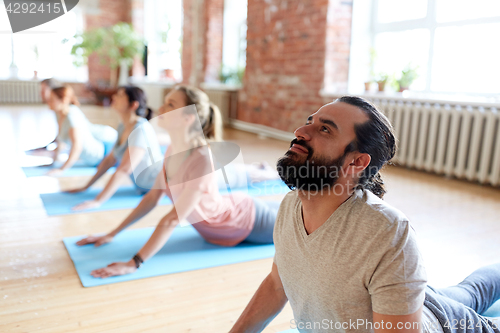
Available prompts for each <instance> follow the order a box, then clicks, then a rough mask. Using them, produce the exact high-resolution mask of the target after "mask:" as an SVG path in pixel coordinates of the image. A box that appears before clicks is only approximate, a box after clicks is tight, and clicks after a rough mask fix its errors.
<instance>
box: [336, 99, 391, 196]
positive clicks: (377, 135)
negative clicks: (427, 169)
mask: <svg viewBox="0 0 500 333" xmlns="http://www.w3.org/2000/svg"><path fill="white" fill-rule="evenodd" d="M335 102H342V103H346V104H350V105H353V106H356V107H358V108H359V109H361V110H363V112H365V114H366V115H367V116H368V117H369V120H368V121H367V122H365V123H363V124H361V125H355V126H354V131H355V133H356V139H355V140H354V141H353V142H352V143H351V144H350V145H349V146H348V147H347V150H350V151H359V152H360V153H363V154H369V155H370V157H371V161H370V164H369V165H368V167H367V168H366V169H365V170H363V172H362V173H361V175H360V178H359V180H358V185H357V186H356V188H357V189H366V190H369V191H371V192H373V194H375V195H377V196H378V197H380V198H382V197H383V196H384V194H385V193H386V192H387V191H386V189H385V187H384V182H383V180H382V177H381V176H380V173H379V171H380V169H382V167H383V166H384V165H385V164H386V163H387V162H388V161H390V160H391V159H392V158H393V157H394V154H395V153H396V137H395V135H394V129H393V128H392V125H391V123H390V122H389V119H387V117H386V116H385V115H384V114H382V112H380V111H379V110H377V108H376V107H375V106H373V105H372V104H371V103H369V102H368V101H366V100H365V99H363V98H360V97H355V96H343V97H341V98H338V99H337V100H336V101H335Z"/></svg>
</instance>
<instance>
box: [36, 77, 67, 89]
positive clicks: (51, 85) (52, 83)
mask: <svg viewBox="0 0 500 333" xmlns="http://www.w3.org/2000/svg"><path fill="white" fill-rule="evenodd" d="M40 84H45V85H46V86H47V87H49V88H50V89H56V88H60V87H62V86H63V84H62V83H61V82H59V81H57V80H56V79H54V78H50V79H45V80H42V81H41V82H40Z"/></svg>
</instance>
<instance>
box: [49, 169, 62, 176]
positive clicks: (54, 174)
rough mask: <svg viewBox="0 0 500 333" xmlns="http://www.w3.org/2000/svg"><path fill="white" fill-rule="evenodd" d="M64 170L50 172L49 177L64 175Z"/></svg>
mask: <svg viewBox="0 0 500 333" xmlns="http://www.w3.org/2000/svg"><path fill="white" fill-rule="evenodd" d="M63 172H64V170H63V169H52V170H50V171H49V172H47V174H46V175H47V176H57V175H60V174H61V173H63Z"/></svg>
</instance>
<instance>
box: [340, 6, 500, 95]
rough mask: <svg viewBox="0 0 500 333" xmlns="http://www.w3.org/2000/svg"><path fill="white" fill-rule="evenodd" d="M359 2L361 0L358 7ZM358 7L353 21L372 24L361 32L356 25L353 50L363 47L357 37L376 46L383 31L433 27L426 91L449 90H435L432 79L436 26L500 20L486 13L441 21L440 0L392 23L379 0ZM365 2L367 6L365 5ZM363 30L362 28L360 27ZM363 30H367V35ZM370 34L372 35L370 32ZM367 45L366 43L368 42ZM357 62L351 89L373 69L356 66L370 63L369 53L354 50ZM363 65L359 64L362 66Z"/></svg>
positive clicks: (355, 62) (367, 25)
mask: <svg viewBox="0 0 500 333" xmlns="http://www.w3.org/2000/svg"><path fill="white" fill-rule="evenodd" d="M356 2H358V4H357V6H358V7H356ZM354 6H355V7H354V10H353V15H357V12H358V13H360V16H361V17H355V16H353V25H354V24H357V25H358V26H357V27H359V26H361V25H362V24H363V23H362V21H363V20H368V21H369V22H370V23H369V24H366V23H365V24H364V25H365V26H364V27H361V29H360V30H361V32H358V31H357V30H356V28H357V27H356V28H355V27H353V36H352V38H353V39H352V45H351V52H352V51H356V52H358V51H360V50H361V47H360V44H361V43H362V42H361V41H357V40H355V38H357V39H360V40H363V42H365V43H366V41H369V42H370V46H371V47H374V45H375V37H376V35H377V34H379V33H384V32H400V31H404V30H412V29H427V30H428V31H429V52H428V58H427V72H426V82H425V90H424V91H421V92H420V93H426V94H433V95H435V94H447V95H449V94H450V93H449V92H440V91H431V82H432V68H433V55H434V40H435V33H436V29H438V28H442V27H460V26H465V25H471V24H488V23H500V16H494V17H483V18H476V19H466V20H456V21H449V22H437V20H436V18H437V13H436V11H437V1H436V0H427V15H426V17H424V18H421V19H414V20H405V21H397V22H389V23H381V22H379V21H378V9H379V0H358V1H354ZM361 6H364V7H361ZM358 30H359V29H358ZM363 34H365V35H364V36H363ZM366 34H368V36H366ZM365 48H366V45H365ZM356 57H357V58H358V60H355V61H354V62H351V64H350V66H349V90H350V91H359V86H360V85H362V82H359V81H360V78H361V77H362V76H363V75H364V76H366V75H367V73H368V71H369V69H366V72H365V73H360V70H359V69H356V67H357V66H359V65H360V64H362V62H361V60H359V59H363V61H364V63H363V64H366V61H367V56H359V55H358V56H356V55H353V54H351V59H356ZM358 68H359V67H358ZM351 71H352V72H353V73H355V72H356V71H357V72H358V73H355V74H354V76H355V77H353V78H351ZM460 94H461V95H464V94H466V95H470V96H485V97H497V96H498V95H497V94H477V93H460Z"/></svg>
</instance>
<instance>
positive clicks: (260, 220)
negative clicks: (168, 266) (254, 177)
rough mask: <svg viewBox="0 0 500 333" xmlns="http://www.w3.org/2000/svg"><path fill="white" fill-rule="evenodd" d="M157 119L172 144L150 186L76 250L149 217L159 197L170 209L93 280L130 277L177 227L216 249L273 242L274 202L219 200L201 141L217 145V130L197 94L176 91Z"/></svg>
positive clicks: (239, 196)
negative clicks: (188, 227)
mask: <svg viewBox="0 0 500 333" xmlns="http://www.w3.org/2000/svg"><path fill="white" fill-rule="evenodd" d="M160 113H161V116H160V118H163V119H160V122H161V123H162V126H165V128H166V129H167V130H168V131H169V133H170V137H171V140H172V141H171V145H170V147H169V148H168V150H167V152H166V154H165V161H164V162H163V168H162V172H161V173H160V174H159V175H158V178H157V179H156V182H155V186H154V187H153V188H152V189H151V190H150V191H149V192H148V193H147V194H146V195H145V196H144V197H143V199H142V201H141V202H140V204H139V205H138V206H137V207H136V208H135V209H134V210H133V211H132V213H131V214H130V215H129V216H128V217H127V218H126V219H125V220H124V221H123V222H122V223H121V224H120V225H119V226H118V227H117V228H116V229H114V230H113V231H111V232H110V233H109V234H107V235H104V236H89V237H87V238H85V239H82V240H80V241H78V242H77V244H78V245H85V244H92V243H94V244H95V245H96V246H100V245H102V244H105V243H108V242H111V241H112V240H113V237H114V236H116V235H117V234H118V233H119V232H121V231H122V230H124V229H125V228H126V227H128V226H129V225H131V224H132V223H135V222H136V221H138V220H139V219H140V218H142V217H143V216H145V215H146V214H147V213H149V212H150V211H151V210H152V209H153V208H154V207H155V206H156V205H157V204H158V202H159V201H160V199H161V198H162V196H163V195H164V194H166V195H167V196H168V197H169V198H170V199H171V200H172V201H173V202H174V208H172V210H171V211H170V212H169V213H168V214H167V215H165V216H164V217H163V218H162V219H161V220H160V222H159V224H158V226H157V227H156V229H155V231H154V232H153V234H152V236H151V238H150V239H149V240H148V242H147V243H146V244H145V245H144V246H143V247H142V249H141V250H140V251H139V252H138V253H137V254H136V255H135V256H134V257H133V258H132V259H130V260H129V261H128V262H119V263H112V264H110V265H108V266H107V267H104V268H101V269H97V270H94V271H92V273H91V274H92V275H93V276H94V277H101V278H106V277H110V276H114V275H123V274H129V273H133V272H135V271H136V270H137V268H139V266H140V265H141V264H142V262H143V261H146V260H148V259H149V258H151V257H152V256H153V255H154V254H155V253H157V252H158V251H159V250H160V249H161V248H162V247H163V245H164V244H165V243H166V242H167V240H168V239H169V237H170V235H171V234H172V232H173V231H174V228H175V227H176V226H177V225H178V224H179V222H181V221H187V222H188V223H191V224H193V227H194V228H195V229H196V230H197V231H198V232H199V233H200V235H201V236H202V237H203V238H204V239H205V240H206V241H208V242H210V243H213V244H217V245H222V246H234V245H237V244H239V243H241V242H242V241H249V242H254V243H272V242H273V228H274V222H275V219H276V213H277V208H278V205H279V203H278V202H264V201H261V200H259V199H256V198H251V197H249V196H248V195H246V194H244V193H237V192H236V193H233V194H230V195H221V194H220V193H219V191H218V187H217V180H216V177H217V176H216V175H215V173H214V172H212V171H213V166H212V162H211V158H212V157H211V148H209V146H207V145H206V143H207V142H206V141H205V140H208V142H209V143H210V141H212V142H213V141H215V140H220V137H221V131H222V124H221V117H220V113H219V110H218V108H217V107H216V106H215V105H213V104H211V103H210V102H209V99H208V96H207V95H206V94H205V93H203V92H202V91H201V90H199V89H196V88H193V87H188V86H178V87H176V88H175V89H174V90H172V91H171V92H170V93H169V94H168V95H167V96H166V97H165V104H164V105H163V107H162V108H161V109H160ZM174 119H175V121H173V120H174ZM198 119H199V121H198ZM212 145H215V143H213V144H212Z"/></svg>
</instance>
